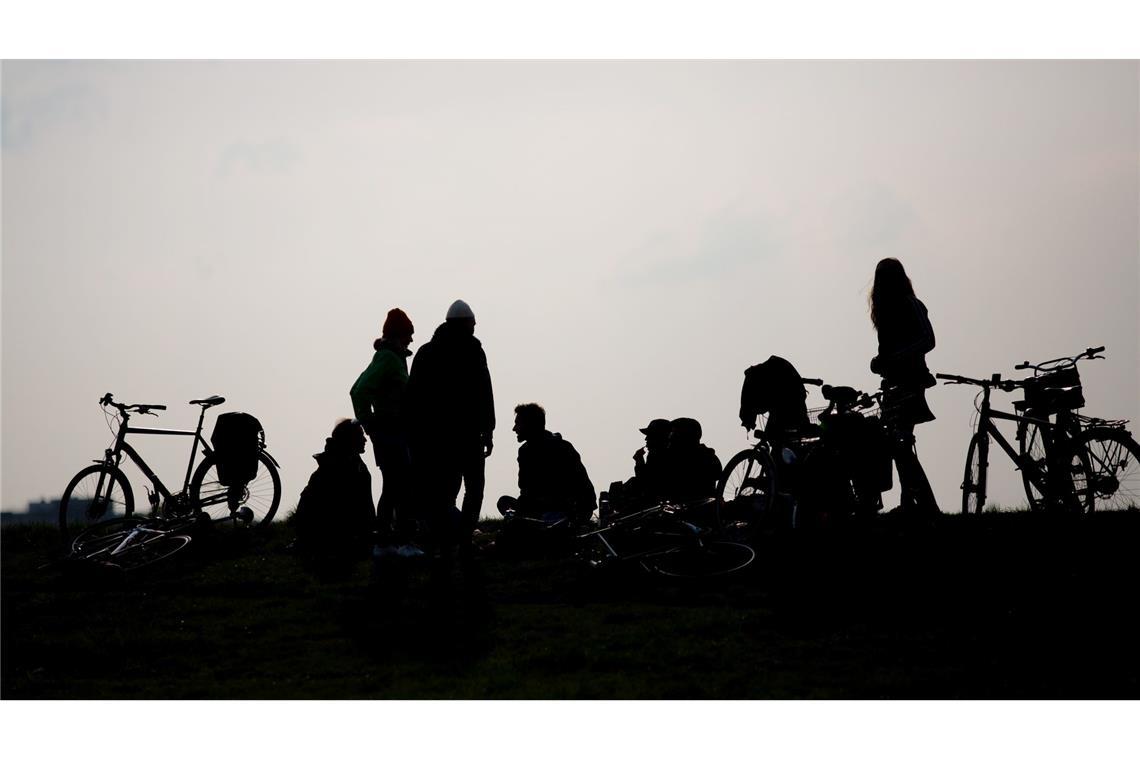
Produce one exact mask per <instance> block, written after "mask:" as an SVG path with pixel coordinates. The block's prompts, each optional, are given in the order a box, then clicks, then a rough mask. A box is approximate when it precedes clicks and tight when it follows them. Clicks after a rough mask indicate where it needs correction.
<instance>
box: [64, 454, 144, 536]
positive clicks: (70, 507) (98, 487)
mask: <svg viewBox="0 0 1140 760" xmlns="http://www.w3.org/2000/svg"><path fill="white" fill-rule="evenodd" d="M134 511H135V497H134V494H133V493H132V492H131V484H130V482H129V481H128V480H127V476H126V475H125V474H123V471H122V470H120V469H119V468H118V467H112V466H110V465H107V464H93V465H91V466H90V467H84V468H83V469H82V470H80V471H79V472H78V473H76V474H75V477H73V478H72V479H71V482H70V483H68V484H67V488H65V489H64V490H63V496H61V497H60V499H59V530H60V533H61V534H62V535H63V539H64V541H67V539H68V536H70V535H72V534H73V533H76V532H78V531H81V530H83V529H84V528H85V527H87V526H89V525H91V524H92V523H97V522H99V521H100V520H107V519H110V518H114V517H123V516H126V515H130V514H132V513H134Z"/></svg>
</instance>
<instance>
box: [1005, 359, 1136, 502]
mask: <svg viewBox="0 0 1140 760" xmlns="http://www.w3.org/2000/svg"><path fill="white" fill-rule="evenodd" d="M1103 352H1104V346H1100V347H1098V348H1089V349H1086V350H1085V351H1082V352H1081V353H1079V354H1077V355H1076V356H1066V357H1061V358H1059V359H1050V360H1049V361H1046V362H1041V363H1039V364H1032V363H1030V362H1022V363H1021V364H1018V365H1017V366H1016V367H1014V369H1018V370H1032V371H1033V376H1032V377H1030V378H1026V379H1025V380H1024V383H1025V384H1024V386H1023V387H1024V388H1025V399H1024V400H1023V401H1020V402H1014V408H1018V409H1022V410H1024V411H1025V413H1026V414H1027V415H1028V416H1030V417H1052V419H1053V420H1054V424H1055V425H1057V426H1058V427H1060V428H1061V429H1062V430H1063V431H1064V434H1065V436H1066V437H1068V438H1070V439H1072V440H1075V441H1077V442H1078V445H1079V447H1080V448H1082V449H1083V450H1084V452H1085V459H1086V462H1087V464H1088V467H1089V473H1088V477H1089V490H1090V491H1091V493H1092V500H1091V501H1090V502H1088V504H1087V508H1088V509H1089V510H1095V511H1098V512H1105V511H1113V510H1123V509H1137V508H1140V444H1137V443H1136V441H1135V440H1134V439H1133V438H1132V435H1131V434H1130V433H1129V432H1128V430H1127V429H1125V426H1126V425H1127V424H1128V420H1106V419H1101V418H1099V417H1087V416H1084V415H1082V414H1079V413H1078V412H1077V411H1076V410H1077V409H1079V408H1081V407H1082V406H1084V394H1083V392H1082V390H1081V388H1082V386H1081V378H1080V374H1079V372H1078V369H1077V364H1078V363H1079V362H1081V361H1087V360H1092V359H1103V358H1104V356H1102V354H1103ZM1017 438H1018V444H1019V451H1020V453H1021V454H1022V455H1023V456H1025V457H1028V458H1029V459H1030V460H1032V462H1033V469H1034V470H1038V469H1047V467H1048V460H1047V457H1046V455H1045V444H1044V436H1043V435H1042V434H1041V428H1039V427H1038V426H1037V425H1034V424H1032V423H1031V422H1028V421H1022V422H1020V423H1018V432H1017ZM1022 475H1023V477H1022V480H1023V482H1024V485H1025V495H1026V497H1027V498H1028V500H1029V505H1030V507H1031V508H1033V509H1040V508H1041V507H1042V506H1043V501H1044V500H1043V494H1042V493H1041V491H1040V490H1038V488H1037V487H1036V485H1035V483H1034V482H1033V479H1032V478H1030V477H1026V476H1025V471H1023V472H1022Z"/></svg>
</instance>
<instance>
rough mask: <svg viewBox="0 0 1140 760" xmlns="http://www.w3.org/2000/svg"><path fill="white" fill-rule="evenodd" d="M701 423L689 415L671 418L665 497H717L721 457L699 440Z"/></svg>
mask: <svg viewBox="0 0 1140 760" xmlns="http://www.w3.org/2000/svg"><path fill="white" fill-rule="evenodd" d="M701 435H702V432H701V423H699V422H697V421H696V420H694V419H692V418H689V417H679V418H677V419H675V420H673V424H672V432H671V433H670V435H669V466H670V468H669V469H670V471H669V480H668V487H667V492H666V496H667V497H668V498H669V499H670V500H672V501H676V502H678V503H681V504H684V503H687V502H692V501H698V500H700V499H707V498H711V497H714V496H716V486H717V481H719V480H720V471H721V466H720V459H719V458H718V457H717V455H716V452H715V451H713V450H712V449H711V448H709V447H708V446H706V445H704V444H703V443H701Z"/></svg>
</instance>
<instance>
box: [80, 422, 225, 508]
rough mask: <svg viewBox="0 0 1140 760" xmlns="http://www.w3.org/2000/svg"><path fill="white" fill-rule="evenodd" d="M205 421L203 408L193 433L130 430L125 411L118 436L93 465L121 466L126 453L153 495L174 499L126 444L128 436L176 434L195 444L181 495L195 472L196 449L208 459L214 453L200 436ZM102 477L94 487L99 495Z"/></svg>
mask: <svg viewBox="0 0 1140 760" xmlns="http://www.w3.org/2000/svg"><path fill="white" fill-rule="evenodd" d="M205 419H206V408H205V407H203V409H202V413H201V414H200V415H199V416H198V427H197V428H196V429H194V430H173V429H167V428H145V427H131V426H130V424H129V422H130V415H129V414H127V413H126V412H124V413H123V421H122V424H121V425H119V434H118V435H117V436H116V438H115V445H114V447H112V448H110V449H107V451H106V453H105V454H104V458H103V460H101V461H100V460H95V462H96V464H101V463H104V462H105V463H107V464H110V465H113V466H115V467H119V465H120V463H121V462H122V458H123V454H126V455H127V456H128V457H130V459H131V461H132V462H134V463H135V466H137V467H138V468H139V470H141V471H142V473H143V475H145V476H146V478H147V479H148V480H149V481H150V482H151V484H152V485H153V486H154V490H155V492H156V493H157V494H159V495H161V496H162V498H163V499H164V500H166V499H170V498H172V497H173V494H172V493H171V491H170V489H168V488H167V487H166V485H165V484H164V483H163V482H162V480H161V479H160V478H159V477H158V475H157V474H156V473H155V472H154V470H152V469H151V468H150V466H149V465H147V463H146V461H144V460H143V458H142V455H140V454H139V453H138V451H136V450H135V448H134V447H133V446H131V444H129V443H127V436H128V435H130V434H132V433H133V434H135V435H175V436H190V437H193V438H194V445H193V446H192V447H191V448H190V460H189V461H188V462H187V463H186V477H185V479H184V480H183V482H182V491H181V492H182V493H184V492H185V491H186V488H187V487H188V486H189V485H190V477H191V475H192V474H193V472H194V460H195V459H196V458H197V455H198V446H199V445H201V447H202V455H203V456H210V455H211V454H213V450H212V449H211V448H210V446H209V444H208V443H206V439H205V438H203V437H202V424H203V422H204V421H205ZM103 477H104V476H103V475H100V477H99V482H98V485H97V486H96V488H97V490H96V493H100V492H102V490H103Z"/></svg>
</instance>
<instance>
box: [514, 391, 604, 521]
mask: <svg viewBox="0 0 1140 760" xmlns="http://www.w3.org/2000/svg"><path fill="white" fill-rule="evenodd" d="M514 431H515V435H516V436H517V437H518V440H519V441H520V442H521V443H522V445H521V446H520V447H519V495H518V497H517V498H516V497H514V496H503V497H502V498H500V499H499V502H498V507H499V512H500V513H502V515H503V516H504V517H507V518H511V517H529V518H534V519H539V520H542V521H544V522H547V523H551V524H553V523H557V522H560V521H563V520H565V521H566V522H568V523H569V524H571V525H583V524H585V523H587V522H589V520H590V517H591V516H592V515H593V513H594V508H595V507H596V506H597V496H596V495H595V492H594V485H593V483H591V482H590V477H589V475H588V474H587V473H586V468H585V466H583V465H582V458H581V457H580V456H579V455H578V452H577V451H576V450H575V449H574V446H573V445H572V444H571V443H570V442H569V441H567V440H564V439H563V438H562V436H561V435H559V434H558V433H552V432H550V431H549V430H547V429H546V410H544V409H543V408H542V407H541V406H539V405H538V404H520V405H519V406H516V407H515V426H514Z"/></svg>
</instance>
